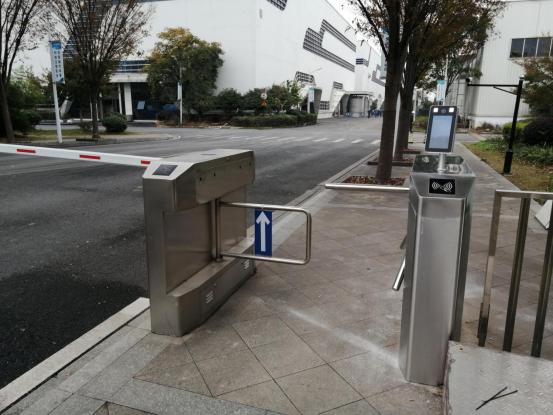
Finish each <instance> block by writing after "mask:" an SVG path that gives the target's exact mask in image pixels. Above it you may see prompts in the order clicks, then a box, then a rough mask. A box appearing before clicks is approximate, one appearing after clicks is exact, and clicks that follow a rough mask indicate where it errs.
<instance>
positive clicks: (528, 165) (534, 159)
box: [465, 138, 553, 192]
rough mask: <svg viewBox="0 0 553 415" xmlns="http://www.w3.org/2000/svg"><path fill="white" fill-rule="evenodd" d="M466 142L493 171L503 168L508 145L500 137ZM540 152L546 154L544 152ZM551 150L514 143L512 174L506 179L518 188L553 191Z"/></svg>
mask: <svg viewBox="0 0 553 415" xmlns="http://www.w3.org/2000/svg"><path fill="white" fill-rule="evenodd" d="M465 145H466V146H467V147H468V148H469V149H470V150H471V151H472V152H473V153H474V154H476V155H477V156H478V157H480V158H481V159H482V161H484V162H486V163H488V164H489V165H490V166H491V167H492V168H493V169H494V170H495V171H497V172H498V173H501V172H502V171H503V163H504V160H505V151H506V149H507V146H506V144H505V142H504V141H503V140H501V139H500V138H492V139H488V140H483V141H480V142H478V143H470V144H469V143H465ZM543 153H546V155H544V154H543ZM549 153H551V154H552V155H553V149H551V148H543V147H540V146H523V145H517V146H515V148H514V158H513V164H512V168H511V172H512V174H511V175H510V176H506V177H507V179H508V180H509V181H510V182H511V183H513V184H514V185H516V186H517V187H518V188H520V189H521V190H534V191H548V192H553V162H552V160H553V159H550V158H549V156H548V155H549Z"/></svg>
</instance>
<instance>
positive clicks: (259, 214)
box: [255, 209, 273, 256]
mask: <svg viewBox="0 0 553 415" xmlns="http://www.w3.org/2000/svg"><path fill="white" fill-rule="evenodd" d="M255 255H262V256H273V212H271V211H268V210H258V209H256V210H255Z"/></svg>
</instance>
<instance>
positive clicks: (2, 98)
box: [0, 80, 15, 143]
mask: <svg viewBox="0 0 553 415" xmlns="http://www.w3.org/2000/svg"><path fill="white" fill-rule="evenodd" d="M0 107H1V108H2V120H3V121H4V130H5V132H6V138H7V139H8V143H13V142H15V134H14V132H13V125H12V119H11V117H10V108H9V107H8V96H7V95H6V87H5V85H4V82H2V81H1V80H0Z"/></svg>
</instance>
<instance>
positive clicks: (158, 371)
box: [135, 362, 211, 396]
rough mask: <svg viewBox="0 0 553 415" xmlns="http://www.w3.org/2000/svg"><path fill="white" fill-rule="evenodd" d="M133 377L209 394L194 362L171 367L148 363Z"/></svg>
mask: <svg viewBox="0 0 553 415" xmlns="http://www.w3.org/2000/svg"><path fill="white" fill-rule="evenodd" d="M135 379H140V380H144V381H146V382H153V383H159V384H160V385H165V386H170V387H172V388H178V389H184V390H187V391H190V392H195V393H200V394H202V395H207V396H211V393H210V392H209V389H208V388H207V385H206V384H205V382H204V380H203V377H202V375H201V374H200V372H199V371H198V368H197V367H196V364H195V363H194V362H191V363H187V364H184V365H179V366H173V367H168V366H167V367H159V366H156V365H149V366H148V367H146V368H145V369H144V370H142V371H141V372H140V373H139V374H138V375H136V376H135Z"/></svg>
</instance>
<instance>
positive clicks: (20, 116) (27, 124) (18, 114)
mask: <svg viewBox="0 0 553 415" xmlns="http://www.w3.org/2000/svg"><path fill="white" fill-rule="evenodd" d="M10 115H11V119H12V127H13V129H14V130H15V131H20V132H22V133H26V132H28V131H30V130H32V129H33V125H32V124H31V121H30V120H29V117H28V116H27V114H25V111H24V110H15V111H12V112H11V114H10Z"/></svg>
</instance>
